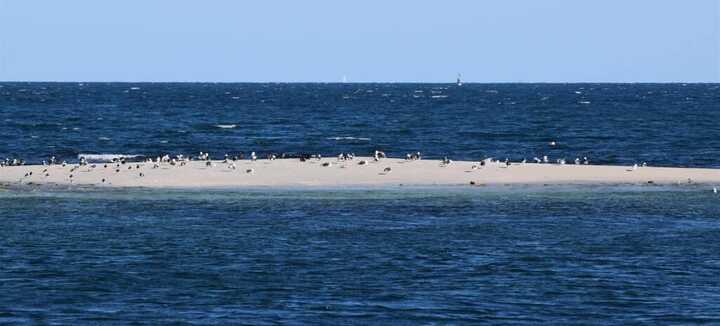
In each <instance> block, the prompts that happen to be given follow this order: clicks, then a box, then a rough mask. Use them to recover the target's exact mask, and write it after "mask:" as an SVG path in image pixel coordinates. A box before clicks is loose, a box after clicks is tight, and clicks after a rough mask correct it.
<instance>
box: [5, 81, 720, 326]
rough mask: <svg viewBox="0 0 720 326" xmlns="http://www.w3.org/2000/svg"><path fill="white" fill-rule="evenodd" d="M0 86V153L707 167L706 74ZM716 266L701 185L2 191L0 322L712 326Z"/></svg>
mask: <svg viewBox="0 0 720 326" xmlns="http://www.w3.org/2000/svg"><path fill="white" fill-rule="evenodd" d="M0 85H1V86H2V87H1V88H0V139H1V140H2V141H0V157H6V156H10V157H21V158H25V159H27V160H29V161H39V160H42V159H44V158H46V157H47V156H50V155H55V156H59V157H60V158H61V159H71V160H72V159H76V158H77V155H78V154H79V153H124V154H145V155H157V154H160V153H174V154H180V153H186V154H187V153H193V152H198V151H208V150H209V151H211V152H212V153H216V155H217V156H218V157H219V156H220V155H222V154H224V153H225V152H231V153H232V152H238V151H245V152H249V151H253V150H254V151H258V152H275V153H281V152H289V153H297V152H319V153H322V154H325V155H334V154H336V153H338V152H341V151H343V152H356V153H358V154H361V153H367V152H370V151H372V150H374V149H384V150H386V151H387V152H388V153H389V154H391V155H393V154H394V155H398V156H401V155H403V154H404V153H405V152H409V151H422V152H423V153H425V155H426V156H443V155H449V156H450V157H452V158H455V159H477V158H480V157H485V156H494V157H510V158H516V159H521V158H523V157H532V156H537V155H543V154H548V155H550V156H551V157H567V158H573V157H576V156H588V157H590V158H591V160H592V161H593V162H595V163H622V164H626V163H632V162H636V161H647V162H650V163H651V164H655V165H673V166H701V167H718V166H720V164H719V163H718V162H719V160H720V138H719V137H718V136H720V127H719V125H718V121H720V97H719V96H720V95H719V93H718V92H719V91H720V87H719V85H712V84H704V85H698V84H690V85H680V84H678V85H612V84H598V85H593V84H587V85H553V84H541V85H532V84H527V85H512V84H501V85H467V86H463V87H461V88H457V87H454V86H448V85H405V84H401V85H393V84H378V85H356V84H348V85H341V84H338V85H317V84H289V85H284V84H267V85H266V84H84V85H80V84H23V83H2V84H0ZM433 96H435V97H434V98H433ZM231 125H235V126H234V127H232V126H231ZM220 126H224V127H226V128H222V127H220ZM551 140H555V141H558V142H559V145H558V146H557V147H553V148H550V147H549V146H548V145H547V143H548V142H549V141H551ZM0 173H2V171H1V170H0ZM718 275H720V196H717V195H714V194H713V193H712V192H711V191H709V188H708V186H674V187H658V186H617V187H541V186H539V187H529V188H527V187H496V188H434V189H433V188H402V187H398V188H383V189H355V190H346V189H345V190H344V189H290V190H288V189H285V190H283V189H261V188H258V189H236V190H225V191H219V190H196V191H179V190H143V189H127V190H97V189H85V188H32V187H27V188H9V189H0V324H70V325H78V324H139V323H146V324H191V323H192V324H220V325H225V324H257V325H261V324H278V323H283V324H285V323H287V324H328V325H336V324H348V323H349V324H393V325H394V324H413V325H414V324H427V323H436V324H458V323H460V324H463V323H466V324H475V323H479V322H494V323H498V324H508V323H525V324H537V323H545V324H568V323H569V324H593V323H594V324H608V323H612V324H629V323H645V324H658V323H678V324H688V323H711V324H717V323H720V277H718Z"/></svg>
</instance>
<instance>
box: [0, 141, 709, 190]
mask: <svg viewBox="0 0 720 326" xmlns="http://www.w3.org/2000/svg"><path fill="white" fill-rule="evenodd" d="M549 145H550V146H557V142H555V141H552V142H550V143H549ZM386 157H387V156H386V154H385V153H384V152H382V151H379V150H376V151H375V152H374V153H373V155H372V159H373V160H374V161H380V160H381V159H384V158H386ZM278 158H298V159H299V160H300V161H301V162H305V161H308V160H313V159H314V160H318V161H319V160H321V159H322V155H320V154H300V155H295V156H291V155H288V154H281V155H279V156H278V155H276V154H268V155H267V159H268V160H270V161H273V160H276V159H278ZM355 158H356V156H355V154H354V153H341V154H339V155H338V156H337V160H338V162H344V161H353V160H355ZM244 159H245V155H244V154H243V153H242V152H241V153H240V154H239V155H235V156H230V155H229V154H225V156H224V159H223V160H222V163H223V164H225V166H226V167H227V168H229V169H231V170H237V169H238V165H237V162H238V161H241V160H244ZM247 159H249V160H250V161H256V160H257V159H258V155H257V153H256V152H251V153H250V154H249V156H248V157H247ZM421 159H422V154H421V153H420V152H415V153H407V154H406V155H405V160H407V161H414V160H421ZM191 161H203V162H204V165H205V166H206V167H213V166H215V164H216V163H215V162H214V161H212V160H211V158H210V154H209V153H207V152H200V153H199V154H198V155H197V156H195V157H192V156H184V155H175V156H174V157H171V156H170V155H168V154H165V155H162V156H157V157H156V158H155V159H152V158H146V159H145V160H144V163H145V164H147V165H148V166H150V167H151V169H158V168H160V167H161V165H162V164H168V165H170V166H185V165H186V164H188V163H189V162H191ZM532 161H533V162H534V163H537V164H543V163H545V164H549V163H551V161H550V159H549V158H548V156H547V155H544V156H542V157H534V158H533V160H532ZM527 162H528V161H527V160H526V159H523V160H522V161H520V163H522V164H524V163H527ZM573 162H574V164H575V165H589V164H590V160H589V159H588V158H587V157H582V159H581V158H579V157H578V158H575V160H574V161H573ZM553 163H556V164H560V165H564V164H567V161H566V160H565V159H564V158H560V159H556V160H555V161H554V162H553ZM145 164H143V165H141V164H139V162H135V163H133V162H129V161H128V160H127V159H126V158H123V157H117V158H113V159H112V160H111V161H110V162H107V163H104V164H103V163H101V164H94V163H93V164H90V163H89V162H88V161H87V160H86V159H85V158H84V157H80V160H79V163H78V164H75V165H72V166H71V168H70V170H69V174H68V179H69V181H70V183H72V182H73V178H74V177H75V175H74V173H75V172H76V171H78V170H79V169H80V168H82V167H87V168H89V169H90V170H92V169H97V168H102V169H114V172H115V173H120V172H121V171H122V170H133V169H134V170H135V171H137V175H138V177H144V176H145V172H143V171H142V170H141V169H142V168H143V167H144V165H145ZM357 164H358V165H367V164H369V162H368V160H359V161H358V162H357ZM451 164H452V160H450V159H449V158H447V157H444V158H443V159H442V160H441V162H440V166H441V167H447V166H450V165H451ZM488 164H503V165H506V166H508V167H509V166H510V165H511V162H510V160H509V159H507V158H506V159H505V160H504V161H499V160H495V159H493V158H487V159H484V160H482V161H480V162H479V163H477V164H473V165H472V167H471V168H472V169H473V170H476V169H480V168H482V167H483V166H485V165H488ZM23 165H25V161H24V160H22V159H10V158H6V159H5V160H4V161H0V167H4V166H23ZM42 165H43V166H53V165H60V166H62V167H66V166H68V165H69V163H68V162H67V161H62V162H58V161H57V159H56V158H55V157H54V156H53V157H50V159H49V160H47V161H45V160H43V161H42ZM321 165H322V166H324V167H331V166H333V162H324V163H322V164H321ZM646 166H647V163H645V162H643V163H641V164H640V165H639V164H634V165H633V166H632V167H631V168H630V169H628V171H635V170H637V169H638V168H640V167H646ZM390 172H392V168H391V167H385V168H384V169H383V173H382V174H389V173H390ZM245 173H247V174H254V173H255V169H253V168H248V169H246V170H245ZM42 175H43V176H44V177H49V176H50V173H49V170H48V168H45V169H43V170H42ZM31 176H33V172H32V171H29V172H27V173H25V175H24V177H25V178H27V177H31ZM100 182H101V183H106V182H108V180H107V179H106V178H103V179H102V180H100ZM689 182H690V180H689ZM712 191H713V193H715V194H718V192H720V190H718V188H717V187H713V189H712Z"/></svg>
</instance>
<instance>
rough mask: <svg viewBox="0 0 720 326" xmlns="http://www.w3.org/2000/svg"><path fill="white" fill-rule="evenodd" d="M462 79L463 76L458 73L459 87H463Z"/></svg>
mask: <svg viewBox="0 0 720 326" xmlns="http://www.w3.org/2000/svg"><path fill="white" fill-rule="evenodd" d="M460 77H461V75H460V74H459V73H458V74H457V85H458V86H462V80H461V79H460Z"/></svg>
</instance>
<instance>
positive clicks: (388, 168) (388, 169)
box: [383, 166, 392, 174]
mask: <svg viewBox="0 0 720 326" xmlns="http://www.w3.org/2000/svg"><path fill="white" fill-rule="evenodd" d="M390 171H392V168H390V167H389V166H388V167H386V168H385V169H384V170H383V172H385V174H388V173H390Z"/></svg>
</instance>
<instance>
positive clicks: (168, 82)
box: [0, 80, 720, 85]
mask: <svg viewBox="0 0 720 326" xmlns="http://www.w3.org/2000/svg"><path fill="white" fill-rule="evenodd" d="M0 83H48V84H52V83H57V84H61V83H95V84H111V83H112V84H133V83H135V84H340V85H342V84H348V85H353V84H449V85H455V84H456V82H455V81H347V82H343V81H204V80H197V81H172V80H161V81H123V80H119V81H117V80H116V81H113V80H0ZM462 84H463V85H468V84H475V85H478V84H479V85H482V84H488V85H489V84H720V80H718V81H463V82H462Z"/></svg>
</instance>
